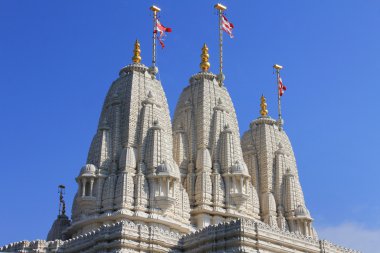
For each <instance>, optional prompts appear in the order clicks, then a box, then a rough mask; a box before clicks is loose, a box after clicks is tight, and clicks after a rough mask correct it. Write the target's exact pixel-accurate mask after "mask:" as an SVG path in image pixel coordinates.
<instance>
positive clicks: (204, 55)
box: [200, 43, 210, 72]
mask: <svg viewBox="0 0 380 253" xmlns="http://www.w3.org/2000/svg"><path fill="white" fill-rule="evenodd" d="M209 58H210V55H209V54H208V47H207V45H206V43H205V44H203V47H202V54H201V60H202V61H201V64H200V67H201V70H202V71H203V72H207V71H208V70H209V69H210V63H209V61H208V59H209Z"/></svg>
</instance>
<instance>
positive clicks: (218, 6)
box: [214, 3, 227, 86]
mask: <svg viewBox="0 0 380 253" xmlns="http://www.w3.org/2000/svg"><path fill="white" fill-rule="evenodd" d="M214 8H215V9H217V10H218V17H219V75H218V79H219V85H220V86H222V85H223V81H224V79H225V76H224V75H223V30H222V15H223V11H225V10H227V7H226V6H224V5H222V4H220V3H218V4H216V5H215V6H214Z"/></svg>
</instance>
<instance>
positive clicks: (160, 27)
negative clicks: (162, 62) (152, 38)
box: [154, 19, 172, 48]
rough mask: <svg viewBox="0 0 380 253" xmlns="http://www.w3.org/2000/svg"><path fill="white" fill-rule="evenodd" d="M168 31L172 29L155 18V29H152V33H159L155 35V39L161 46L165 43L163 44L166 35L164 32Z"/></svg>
mask: <svg viewBox="0 0 380 253" xmlns="http://www.w3.org/2000/svg"><path fill="white" fill-rule="evenodd" d="M167 32H168V33H170V32H172V29H171V28H169V27H165V26H164V25H163V24H161V22H160V21H159V20H158V19H157V21H156V30H154V33H160V34H159V35H158V36H157V39H158V41H159V42H160V45H161V47H162V48H164V47H165V44H164V40H165V37H166V33H167Z"/></svg>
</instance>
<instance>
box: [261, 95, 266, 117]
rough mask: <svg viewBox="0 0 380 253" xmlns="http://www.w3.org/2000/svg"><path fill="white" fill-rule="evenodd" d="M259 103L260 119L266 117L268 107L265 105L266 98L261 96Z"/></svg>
mask: <svg viewBox="0 0 380 253" xmlns="http://www.w3.org/2000/svg"><path fill="white" fill-rule="evenodd" d="M260 100H261V103H260V107H261V110H260V114H261V117H268V109H267V107H268V105H267V100H266V98H265V97H264V95H261V98H260Z"/></svg>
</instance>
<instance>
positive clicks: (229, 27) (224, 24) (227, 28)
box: [222, 15, 234, 39]
mask: <svg viewBox="0 0 380 253" xmlns="http://www.w3.org/2000/svg"><path fill="white" fill-rule="evenodd" d="M233 28H234V24H232V23H231V22H229V21H228V19H227V18H226V16H224V15H222V29H223V30H224V31H225V32H226V33H228V35H230V38H231V39H232V38H233V37H234V35H233V34H232V29H233Z"/></svg>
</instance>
